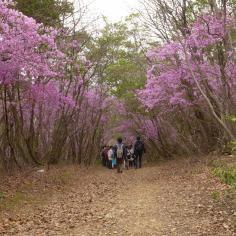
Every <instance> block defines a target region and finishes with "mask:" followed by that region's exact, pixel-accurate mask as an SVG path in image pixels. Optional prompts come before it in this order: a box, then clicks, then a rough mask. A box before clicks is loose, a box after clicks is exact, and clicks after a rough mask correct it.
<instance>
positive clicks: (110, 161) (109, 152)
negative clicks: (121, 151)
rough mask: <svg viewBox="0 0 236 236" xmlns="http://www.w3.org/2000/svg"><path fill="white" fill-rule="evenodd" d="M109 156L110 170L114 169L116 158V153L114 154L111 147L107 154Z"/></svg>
mask: <svg viewBox="0 0 236 236" xmlns="http://www.w3.org/2000/svg"><path fill="white" fill-rule="evenodd" d="M107 156H108V168H109V169H112V168H113V167H112V160H113V158H114V152H113V147H112V146H110V148H109V150H108V152H107Z"/></svg>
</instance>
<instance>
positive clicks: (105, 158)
mask: <svg viewBox="0 0 236 236" xmlns="http://www.w3.org/2000/svg"><path fill="white" fill-rule="evenodd" d="M108 150H109V147H107V146H104V147H103V149H102V153H101V156H102V164H103V166H108V155H107V154H108Z"/></svg>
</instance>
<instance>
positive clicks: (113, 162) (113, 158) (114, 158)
mask: <svg viewBox="0 0 236 236" xmlns="http://www.w3.org/2000/svg"><path fill="white" fill-rule="evenodd" d="M112 151H113V156H112V169H114V168H115V167H116V166H117V163H116V157H115V150H114V147H113V148H112Z"/></svg>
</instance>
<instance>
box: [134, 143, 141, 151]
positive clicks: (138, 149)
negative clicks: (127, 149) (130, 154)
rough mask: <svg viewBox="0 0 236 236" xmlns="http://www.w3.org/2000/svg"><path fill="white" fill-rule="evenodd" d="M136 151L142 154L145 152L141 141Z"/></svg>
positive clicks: (136, 146)
mask: <svg viewBox="0 0 236 236" xmlns="http://www.w3.org/2000/svg"><path fill="white" fill-rule="evenodd" d="M135 149H136V151H137V152H142V151H143V143H142V142H141V141H138V142H137V143H136V145H135Z"/></svg>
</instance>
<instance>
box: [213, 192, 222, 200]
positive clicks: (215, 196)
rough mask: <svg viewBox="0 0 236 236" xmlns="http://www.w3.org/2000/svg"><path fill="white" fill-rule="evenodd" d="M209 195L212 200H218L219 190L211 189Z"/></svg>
mask: <svg viewBox="0 0 236 236" xmlns="http://www.w3.org/2000/svg"><path fill="white" fill-rule="evenodd" d="M211 197H212V199H214V200H219V199H220V192H218V191H213V192H212V193H211Z"/></svg>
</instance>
